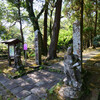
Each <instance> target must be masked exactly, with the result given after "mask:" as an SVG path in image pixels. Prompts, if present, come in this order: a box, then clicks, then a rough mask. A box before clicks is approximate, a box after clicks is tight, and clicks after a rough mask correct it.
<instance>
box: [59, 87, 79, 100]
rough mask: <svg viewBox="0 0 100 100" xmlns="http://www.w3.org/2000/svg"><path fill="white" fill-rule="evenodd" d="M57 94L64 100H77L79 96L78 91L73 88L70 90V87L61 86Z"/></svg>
mask: <svg viewBox="0 0 100 100" xmlns="http://www.w3.org/2000/svg"><path fill="white" fill-rule="evenodd" d="M58 94H59V95H60V97H61V98H64V99H65V100H68V99H70V100H73V99H77V98H78V96H79V91H77V90H76V89H75V88H72V87H71V86H63V87H62V88H61V89H60V90H59V92H58Z"/></svg>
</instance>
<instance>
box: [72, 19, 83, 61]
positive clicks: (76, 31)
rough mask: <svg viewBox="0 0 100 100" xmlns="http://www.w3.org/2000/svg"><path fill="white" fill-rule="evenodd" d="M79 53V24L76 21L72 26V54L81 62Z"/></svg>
mask: <svg viewBox="0 0 100 100" xmlns="http://www.w3.org/2000/svg"><path fill="white" fill-rule="evenodd" d="M81 52H82V51H81V34H80V22H79V21H78V20H77V21H75V22H74V24H73V54H75V55H78V57H79V59H80V60H81Z"/></svg>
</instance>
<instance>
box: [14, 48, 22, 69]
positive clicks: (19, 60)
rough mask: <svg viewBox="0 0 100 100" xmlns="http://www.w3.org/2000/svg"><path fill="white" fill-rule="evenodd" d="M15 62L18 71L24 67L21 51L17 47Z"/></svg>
mask: <svg viewBox="0 0 100 100" xmlns="http://www.w3.org/2000/svg"><path fill="white" fill-rule="evenodd" d="M14 62H15V68H17V69H19V68H20V67H21V66H22V63H21V50H20V49H19V48H18V46H15V57H14Z"/></svg>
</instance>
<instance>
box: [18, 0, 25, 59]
mask: <svg viewBox="0 0 100 100" xmlns="http://www.w3.org/2000/svg"><path fill="white" fill-rule="evenodd" d="M20 2H21V1H20V0H18V16H19V24H20V33H21V38H22V49H23V48H24V37H23V29H22V22H21V12H20ZM23 52H24V57H25V51H24V49H23Z"/></svg>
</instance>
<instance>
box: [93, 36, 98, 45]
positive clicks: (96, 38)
mask: <svg viewBox="0 0 100 100" xmlns="http://www.w3.org/2000/svg"><path fill="white" fill-rule="evenodd" d="M93 45H94V46H96V47H98V46H100V35H97V36H96V37H94V39H93Z"/></svg>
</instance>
